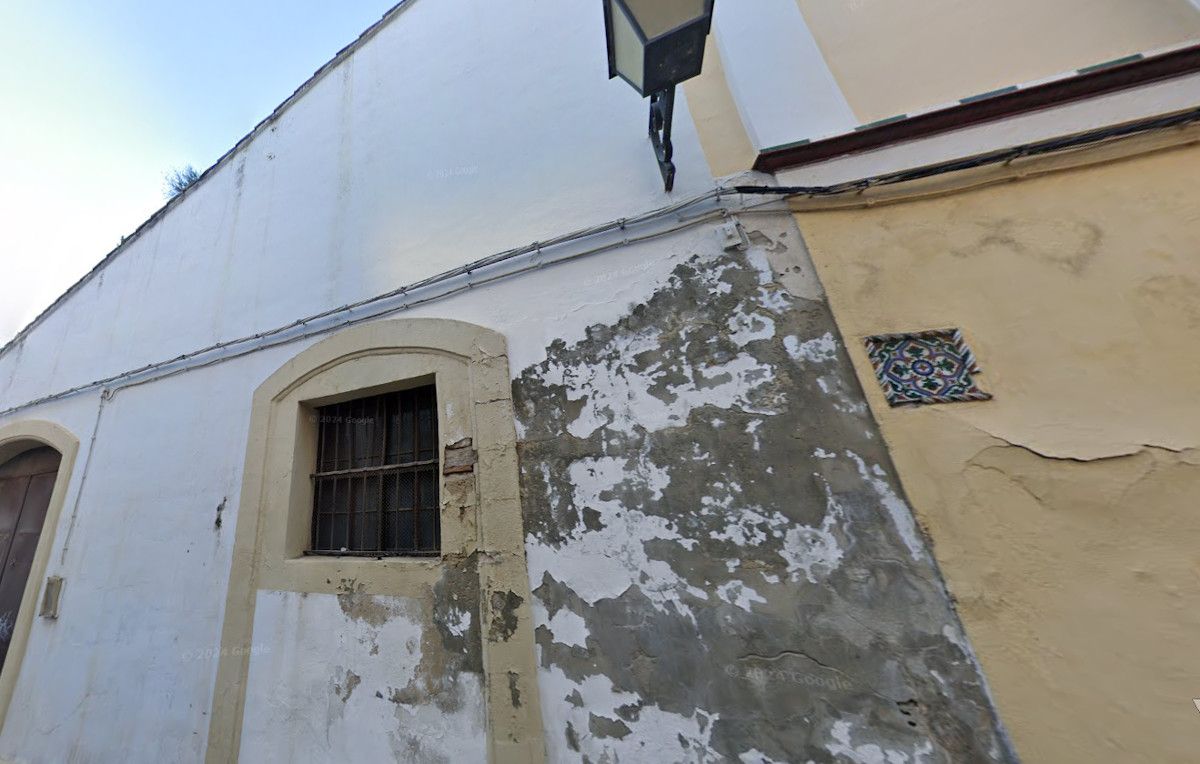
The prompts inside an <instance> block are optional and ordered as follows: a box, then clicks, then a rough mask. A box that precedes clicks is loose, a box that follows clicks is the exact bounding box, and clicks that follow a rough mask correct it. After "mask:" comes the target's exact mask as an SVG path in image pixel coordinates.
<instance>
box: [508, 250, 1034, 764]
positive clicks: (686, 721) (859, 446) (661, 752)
mask: <svg viewBox="0 0 1200 764" xmlns="http://www.w3.org/2000/svg"><path fill="white" fill-rule="evenodd" d="M714 274H719V279H720V281H721V283H723V284H727V285H728V289H722V288H717V287H716V285H715V281H714V279H716V278H717V276H715V275H714ZM764 275H765V274H763V273H762V271H761V270H755V269H753V268H752V267H750V265H749V264H748V263H747V259H746V256H745V255H743V254H742V253H737V254H731V255H728V256H716V257H708V258H702V257H699V256H697V257H693V258H691V259H689V260H688V261H687V262H686V263H684V264H681V265H679V266H678V267H677V268H676V269H675V271H674V273H673V274H672V277H671V279H670V281H669V282H668V283H667V284H665V285H664V286H663V287H662V288H660V289H658V290H657V291H656V292H655V293H654V295H653V296H652V297H651V298H650V299H649V300H648V301H647V302H646V303H644V304H639V305H635V306H633V307H631V308H630V311H629V313H628V314H627V315H626V316H624V317H622V318H621V319H620V320H619V321H618V322H617V323H615V324H613V325H594V326H591V327H589V329H588V332H587V337H586V339H584V340H582V341H579V342H577V343H574V344H570V345H568V344H567V342H566V341H565V340H555V341H554V342H553V343H551V345H550V347H548V348H547V351H546V356H545V360H544V361H539V362H538V363H537V364H536V365H533V366H530V367H528V368H526V369H524V370H523V371H522V372H521V374H520V375H518V376H517V378H515V379H514V382H513V396H514V402H515V403H516V404H517V411H518V416H519V417H520V418H521V419H522V423H523V425H524V426H523V429H522V431H523V432H525V433H526V438H527V439H526V440H524V441H522V443H521V444H520V445H519V449H520V454H521V472H522V495H523V502H524V518H525V536H526V543H527V553H528V560H529V568H530V577H531V585H532V587H533V598H534V599H533V603H532V605H533V610H534V620H535V624H536V625H537V628H536V631H535V636H536V640H537V649H538V657H539V670H538V682H539V686H540V687H541V698H542V704H543V720H544V724H545V736H546V741H547V745H548V748H549V754H550V755H549V760H552V761H579V760H580V759H586V760H588V761H592V762H597V763H599V762H609V764H613V763H614V762H617V761H618V760H619V761H663V762H676V761H688V762H709V761H713V762H715V761H737V760H739V757H741V755H742V753H743V752H747V753H749V752H751V751H754V752H761V754H762V756H763V757H764V758H766V757H772V758H774V759H775V760H783V761H797V762H803V761H834V760H837V761H846V760H848V759H846V758H845V757H831V756H830V754H829V752H828V750H827V749H826V748H825V744H826V743H827V742H828V738H827V735H826V736H822V735H820V731H821V730H829V729H830V726H831V725H832V724H833V722H834V721H837V720H839V719H870V720H871V723H870V727H869V729H867V728H865V727H864V728H863V729H861V730H859V731H858V732H857V733H856V735H855V737H856V738H857V739H858V740H859V742H860V743H862V742H868V743H869V744H874V745H877V746H878V747H879V748H880V753H881V755H884V759H883V760H882V761H883V764H891V762H888V761H887V758H886V752H888V751H895V752H900V753H903V754H905V755H907V756H909V760H910V761H909V764H915V763H914V762H912V761H911V759H912V756H913V752H919V751H920V749H921V748H922V746H924V745H926V744H927V745H928V750H929V751H932V752H934V753H933V755H934V756H936V757H939V760H940V761H972V762H974V761H981V762H982V761H996V760H1000V761H1011V760H1012V759H1011V756H1009V754H1008V752H1007V749H1004V748H1003V746H999V747H998V746H997V740H998V739H999V738H998V734H999V732H998V728H997V727H996V726H995V717H994V716H992V711H991V706H990V705H989V701H988V698H987V696H986V693H985V692H984V691H983V690H982V687H983V684H982V681H981V678H980V677H979V674H978V669H977V667H976V666H975V665H974V664H972V663H971V662H969V661H964V660H962V659H961V657H960V654H959V652H958V651H957V650H956V649H955V648H954V646H953V645H952V644H951V643H950V642H948V641H946V640H944V639H942V638H941V634H940V631H941V628H942V626H943V625H945V624H954V623H955V621H954V614H953V612H952V610H951V608H950V604H949V602H948V600H947V598H946V596H945V590H944V588H943V587H942V585H941V583H940V581H939V580H938V578H937V572H936V570H934V569H933V568H932V566H931V565H930V564H929V560H928V558H927V557H925V558H923V559H922V560H919V561H912V562H910V561H909V560H908V556H909V555H908V552H907V551H906V547H907V544H906V542H905V541H904V540H902V538H901V537H900V533H899V531H898V528H900V527H901V526H898V525H896V524H895V523H893V522H892V521H890V520H889V518H888V517H887V515H886V512H885V511H880V504H881V502H882V501H883V500H884V498H887V497H888V496H889V494H888V493H887V492H886V491H883V492H882V493H881V491H880V490H879V488H878V487H877V486H876V485H875V484H874V482H873V481H881V482H882V484H883V485H884V486H887V485H890V484H892V480H893V478H891V477H890V476H889V471H888V470H887V469H886V468H887V464H888V463H887V461H886V459H887V455H886V451H884V450H883V447H882V445H881V444H880V443H879V442H878V439H875V438H873V434H874V433H873V430H872V427H873V423H872V422H871V420H869V419H867V418H866V417H864V416H861V415H859V414H857V413H853V412H855V411H865V404H863V403H862V401H861V398H862V393H861V390H860V389H859V388H858V387H857V386H856V385H854V384H851V382H852V381H853V380H854V379H855V376H854V373H853V369H851V368H850V367H849V364H848V362H847V361H846V359H845V358H844V357H843V356H844V354H840V353H836V354H834V357H833V358H832V359H831V360H830V361H829V362H828V363H827V364H826V365H823V366H821V367H819V372H820V373H819V374H816V373H813V372H812V370H811V369H810V368H809V367H808V366H807V364H806V363H796V362H795V361H794V360H793V359H792V358H791V356H790V355H789V353H788V351H787V348H785V346H784V338H785V337H787V336H794V337H797V338H802V337H814V338H822V337H823V336H824V335H826V334H828V335H829V337H830V338H831V339H832V338H833V337H835V336H836V335H835V333H834V329H833V323H832V319H831V317H830V316H829V315H828V309H827V306H825V305H824V304H823V303H821V302H818V301H813V300H803V301H802V300H800V299H797V300H795V305H794V308H792V309H789V310H786V311H784V312H781V313H778V314H776V313H774V312H770V311H768V310H767V309H765V308H764V307H763V306H762V305H758V306H756V305H755V299H756V298H755V295H756V294H768V293H771V294H773V293H775V292H777V290H778V285H776V284H770V285H762V284H761V283H760V282H761V280H762V277H763V276H764ZM752 314H766V315H769V316H770V317H771V320H772V321H773V323H774V325H775V331H776V334H775V336H773V337H771V338H769V339H763V340H758V341H747V342H746V343H745V344H744V345H739V344H738V340H743V341H744V340H745V339H746V336H747V335H745V334H742V333H740V332H741V330H742V328H743V327H748V328H749V329H750V330H751V331H753V330H754V329H761V326H760V325H758V324H750V323H748V322H746V321H745V320H743V318H742V317H744V316H748V315H752ZM800 344H801V343H800V341H799V340H797V342H796V348H799V346H800ZM819 346H820V343H817V345H814V346H812V347H813V350H812V353H813V354H814V355H817V356H818V357H819V353H818V351H819V349H820V347H819ZM739 359H745V360H739ZM737 363H741V364H743V366H744V368H746V369H756V370H758V371H757V373H754V374H750V373H747V374H746V375H745V376H744V378H743V379H741V380H739V379H737V378H736V375H734V374H732V373H730V371H729V370H730V364H737ZM818 377H824V378H825V387H826V389H827V390H829V391H830V392H829V393H828V394H826V393H823V392H822V391H821V389H820V387H819V385H818V383H817V378H818ZM598 391H599V392H598ZM714 391H715V392H714ZM680 396H682V398H683V400H682V402H681V401H680ZM856 406H857V408H856ZM767 412H769V413H770V416H765V415H763V414H765V413H767ZM818 443H820V444H822V445H823V446H824V448H823V449H820V448H817V447H816V445H817V444H818ZM849 452H856V453H858V454H862V455H863V457H862V461H863V463H864V467H866V466H868V465H872V464H875V465H883V466H882V467H881V468H880V469H879V470H875V469H873V468H868V469H866V472H865V474H864V473H863V472H862V471H861V470H859V469H856V466H855V462H854V461H853V459H851V458H850V457H849V456H847V454H848V453H849ZM881 472H882V473H883V474H880V473H881ZM814 478H815V479H814ZM897 491H898V489H897ZM890 496H895V492H893V493H892V494H890ZM852 530H853V531H854V532H853V534H852V533H851V531H852ZM758 576H762V579H761V581H760V579H759V578H758ZM706 599H707V604H708V605H714V604H715V605H719V607H711V606H707V607H706V606H705V605H706V603H705V600H706ZM727 603H728V604H727ZM798 607H800V608H802V610H801V611H800V612H803V613H804V617H803V618H796V617H795V615H796V613H797V612H798V611H797V608H798ZM551 613H553V614H554V617H553V618H551V615H550V614H551ZM577 618H578V619H579V620H576V619H577ZM552 621H553V624H552ZM580 621H582V622H583V626H584V627H585V628H586V635H585V634H582V633H575V634H574V635H573V636H566V635H568V634H572V631H571V630H572V629H575V628H577V627H579V625H580ZM931 633H932V635H933V636H935V637H936V638H935V639H933V640H932V641H931V640H930V639H929V637H930V636H931ZM581 642H586V644H587V645H588V648H587V649H586V650H585V649H583V648H581V647H580V646H579V644H578V643H581ZM746 658H754V659H756V660H757V661H758V662H760V663H763V664H764V665H763V666H762V668H761V670H759V668H758V667H757V665H756V666H754V667H752V668H751V669H746V670H745V671H742V670H740V669H739V666H740V665H741V664H740V661H742V660H743V659H746ZM817 668H827V669H829V670H831V671H833V672H837V673H838V674H839V675H844V676H846V677H848V678H853V680H854V681H849V679H848V680H847V681H845V682H838V683H836V685H835V686H832V687H831V686H826V685H816V684H811V683H808V682H807V681H805V680H804V679H803V678H804V677H807V676H809V674H811V673H812V672H814V671H816V670H817ZM730 669H733V671H732V673H731V672H730ZM934 669H936V670H937V671H938V672H939V676H941V677H943V678H944V679H945V681H946V683H945V684H944V685H943V684H940V683H939V682H937V681H936V680H935V679H933V678H932V674H931V673H930V672H931V671H932V670H934ZM796 677H801V679H796ZM600 690H603V692H602V693H601V692H600ZM890 698H905V699H907V698H912V699H914V701H915V702H919V703H920V704H921V708H922V709H925V712H926V713H927V714H928V716H929V718H931V719H937V720H938V724H939V725H941V726H939V727H938V729H946V730H949V733H948V734H947V735H942V734H941V733H937V735H938V736H936V737H931V730H932V729H933V728H931V727H921V728H919V729H918V728H913V727H912V726H911V725H910V724H909V721H910V720H909V719H907V718H905V717H904V716H903V715H902V714H901V713H900V712H898V711H897V707H896V703H895V701H894V700H891V699H890ZM664 714H667V716H663V715H664ZM660 722H661V723H660ZM681 734H682V737H680V735H681ZM847 734H849V733H847ZM867 735H869V736H870V739H869V741H866V740H865V738H866V736H867ZM698 738H699V739H701V742H703V743H704V745H700V744H699V743H697V742H694V741H696V740H697V739H698ZM846 746H847V747H848V749H849V750H851V751H852V752H855V753H858V752H859V751H858V750H857V749H861V748H862V745H858V746H853V745H850V743H849V742H847V743H846Z"/></svg>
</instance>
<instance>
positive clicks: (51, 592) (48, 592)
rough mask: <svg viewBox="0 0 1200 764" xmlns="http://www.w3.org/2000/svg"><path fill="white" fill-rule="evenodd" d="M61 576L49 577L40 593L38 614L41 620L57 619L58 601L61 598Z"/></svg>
mask: <svg viewBox="0 0 1200 764" xmlns="http://www.w3.org/2000/svg"><path fill="white" fill-rule="evenodd" d="M62 587H63V580H62V576H50V577H49V578H47V579H46V588H45V589H44V590H43V591H42V609H41V611H40V612H39V613H38V615H40V616H41V617H42V618H58V601H59V598H60V597H62Z"/></svg>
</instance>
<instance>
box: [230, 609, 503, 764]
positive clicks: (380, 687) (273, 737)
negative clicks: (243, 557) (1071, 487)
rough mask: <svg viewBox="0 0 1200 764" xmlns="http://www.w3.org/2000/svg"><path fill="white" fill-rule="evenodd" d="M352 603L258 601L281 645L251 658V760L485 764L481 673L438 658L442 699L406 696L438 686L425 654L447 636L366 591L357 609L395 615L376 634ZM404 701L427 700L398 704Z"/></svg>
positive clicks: (259, 622) (261, 629)
mask: <svg viewBox="0 0 1200 764" xmlns="http://www.w3.org/2000/svg"><path fill="white" fill-rule="evenodd" d="M355 588H357V587H355ZM344 596H345V595H331V594H319V593H301V592H280V591H260V592H259V593H258V596H257V601H256V605H255V611H254V627H253V628H254V631H253V633H254V639H255V641H256V642H262V643H263V644H270V645H273V646H274V648H273V649H272V650H271V651H270V652H269V653H251V657H250V671H249V674H248V676H247V682H246V710H245V718H244V722H243V727H242V747H241V751H240V760H241V761H296V762H309V761H312V762H317V761H395V760H406V761H439V760H449V761H484V760H486V758H487V746H486V732H485V725H484V694H483V685H482V682H481V681H480V678H479V676H478V675H477V674H475V673H471V672H466V671H457V670H455V668H454V666H455V663H454V661H446V660H443V659H442V658H438V659H437V660H436V661H435V662H436V663H437V664H439V665H440V666H441V667H442V668H440V669H439V671H441V672H442V673H440V674H439V675H438V676H437V677H435V679H436V681H435V683H434V687H435V688H437V690H436V694H437V695H440V697H435V693H431V692H428V691H421V692H409V693H399V691H398V690H396V688H408V687H421V688H425V687H427V683H426V682H425V681H424V680H425V679H427V678H428V677H427V676H426V674H427V673H428V671H429V666H427V665H426V660H427V659H428V658H430V657H435V656H433V654H432V653H428V654H427V652H426V650H425V649H424V648H426V647H428V648H429V649H430V650H436V649H437V645H436V644H433V643H435V642H437V637H436V629H434V628H433V627H432V626H430V625H429V624H428V623H426V622H427V621H428V615H427V614H426V615H425V616H422V615H421V613H422V609H421V606H420V603H419V602H417V601H415V600H409V599H405V598H402V597H387V596H379V595H365V594H362V593H361V592H358V593H357V594H356V595H355V600H356V601H355V603H354V604H355V606H354V607H351V611H356V610H357V609H358V607H365V608H366V611H367V612H369V613H375V614H377V613H381V612H386V613H389V614H390V617H389V618H387V619H384V620H382V621H381V622H379V623H378V624H377V625H376V624H374V623H372V622H371V620H370V619H367V618H362V617H358V616H357V615H355V614H353V612H351V613H348V612H346V606H345V603H344V601H343V597H344ZM428 637H432V640H431V639H429V638H428ZM335 645H336V649H331V648H332V646H335ZM376 646H378V649H373V648H375V647H376ZM398 693H399V694H400V695H406V696H413V698H414V699H415V700H416V701H417V702H415V703H412V704H409V705H404V704H397V703H392V702H388V699H389V698H393V697H397V696H398ZM414 752H415V753H414Z"/></svg>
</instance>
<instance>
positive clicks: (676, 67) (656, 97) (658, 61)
mask: <svg viewBox="0 0 1200 764" xmlns="http://www.w3.org/2000/svg"><path fill="white" fill-rule="evenodd" d="M712 12H713V0H604V31H605V34H606V35H607V37H608V76H609V79H612V78H613V77H616V76H620V77H621V79H623V80H625V81H626V82H628V83H629V84H630V85H632V86H633V89H634V90H636V91H637V92H638V93H640V94H641V95H642V96H643V97H646V96H649V97H650V141H651V143H653V144H654V153H655V155H656V156H657V157H658V167H659V170H660V171H661V172H662V176H663V184H664V185H665V186H666V189H667V191H670V190H671V189H672V188H673V187H674V185H675V165H674V164H673V163H672V162H671V155H672V153H673V149H672V147H671V118H672V116H673V114H674V112H675V86H676V85H678V84H679V83H681V82H683V81H684V80H687V79H691V78H692V77H695V76H696V75H697V74H699V73H700V68H701V66H702V65H703V64H704V38H706V37H707V36H708V30H709V28H710V27H711V26H712Z"/></svg>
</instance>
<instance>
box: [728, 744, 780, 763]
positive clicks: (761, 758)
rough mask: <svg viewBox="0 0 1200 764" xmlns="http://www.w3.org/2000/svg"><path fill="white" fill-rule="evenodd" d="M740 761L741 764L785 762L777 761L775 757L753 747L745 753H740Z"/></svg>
mask: <svg viewBox="0 0 1200 764" xmlns="http://www.w3.org/2000/svg"><path fill="white" fill-rule="evenodd" d="M738 761H739V762H741V764H783V762H779V761H775V759H772V758H771V757H769V756H767V755H766V754H765V753H762V752H761V751H759V750H758V749H757V748H751V749H750V750H749V751H746V752H745V753H741V754H738Z"/></svg>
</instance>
